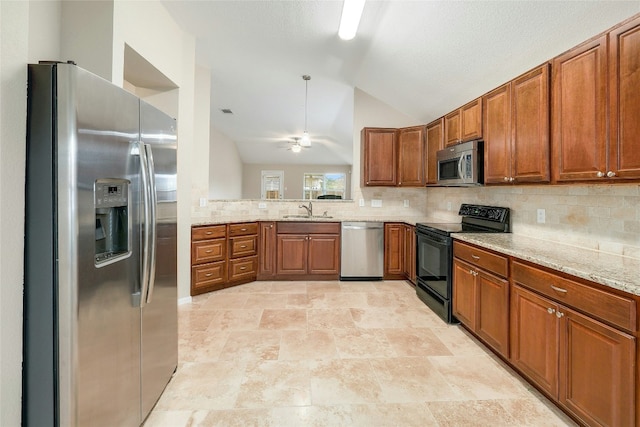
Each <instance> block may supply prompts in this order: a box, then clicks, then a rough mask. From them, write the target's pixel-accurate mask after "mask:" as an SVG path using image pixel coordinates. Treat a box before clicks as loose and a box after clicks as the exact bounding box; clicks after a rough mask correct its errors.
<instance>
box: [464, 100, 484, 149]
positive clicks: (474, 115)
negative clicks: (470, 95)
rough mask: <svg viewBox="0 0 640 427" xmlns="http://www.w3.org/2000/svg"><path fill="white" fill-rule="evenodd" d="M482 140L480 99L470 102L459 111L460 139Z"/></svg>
mask: <svg viewBox="0 0 640 427" xmlns="http://www.w3.org/2000/svg"><path fill="white" fill-rule="evenodd" d="M480 138H482V98H478V99H476V100H474V101H471V102H470V103H468V104H467V105H465V106H464V107H462V108H461V109H460V139H461V140H462V141H463V142H464V141H471V140H472V139H480Z"/></svg>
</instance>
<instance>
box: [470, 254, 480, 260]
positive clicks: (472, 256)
mask: <svg viewBox="0 0 640 427" xmlns="http://www.w3.org/2000/svg"><path fill="white" fill-rule="evenodd" d="M471 258H473V259H475V260H476V261H477V260H479V259H480V257H479V256H478V255H471Z"/></svg>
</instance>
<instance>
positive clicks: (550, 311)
mask: <svg viewBox="0 0 640 427" xmlns="http://www.w3.org/2000/svg"><path fill="white" fill-rule="evenodd" d="M547 313H549V314H553V313H555V310H554V309H553V308H551V307H549V308H547Z"/></svg>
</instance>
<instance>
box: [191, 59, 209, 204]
mask: <svg viewBox="0 0 640 427" xmlns="http://www.w3.org/2000/svg"><path fill="white" fill-rule="evenodd" d="M195 87H196V90H195V106H194V111H195V117H194V127H195V129H194V131H195V135H194V136H195V140H196V141H197V145H198V149H197V150H193V152H192V153H191V157H192V160H191V164H192V169H191V170H192V172H191V179H192V180H193V182H192V188H193V189H194V191H196V192H197V193H198V195H199V196H200V197H208V195H209V151H210V143H209V141H210V135H209V133H210V125H209V122H210V121H211V117H210V114H209V110H210V109H211V102H210V101H211V70H209V69H208V68H206V67H202V66H196V76H195Z"/></svg>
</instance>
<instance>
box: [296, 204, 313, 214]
mask: <svg viewBox="0 0 640 427" xmlns="http://www.w3.org/2000/svg"><path fill="white" fill-rule="evenodd" d="M298 207H299V208H305V209H306V210H307V216H308V217H309V218H311V217H312V216H313V205H312V204H311V202H309V206H305V205H300V206H298Z"/></svg>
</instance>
